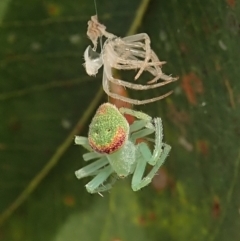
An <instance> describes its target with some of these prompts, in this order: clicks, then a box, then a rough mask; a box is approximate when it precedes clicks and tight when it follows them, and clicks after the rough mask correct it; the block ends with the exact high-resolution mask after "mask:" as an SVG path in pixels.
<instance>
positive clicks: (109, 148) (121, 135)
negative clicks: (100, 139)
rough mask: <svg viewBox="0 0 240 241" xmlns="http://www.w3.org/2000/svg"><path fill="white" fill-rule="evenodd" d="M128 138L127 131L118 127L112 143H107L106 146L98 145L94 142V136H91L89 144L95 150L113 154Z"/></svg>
mask: <svg viewBox="0 0 240 241" xmlns="http://www.w3.org/2000/svg"><path fill="white" fill-rule="evenodd" d="M126 138H127V135H126V131H125V130H124V129H123V128H121V127H120V128H118V130H117V132H116V135H115V137H114V138H113V140H112V142H111V143H107V144H106V145H104V146H100V145H97V144H96V143H94V141H93V139H92V138H89V144H90V146H91V147H92V149H93V150H95V151H96V152H99V153H105V154H111V153H113V152H115V151H117V150H119V149H120V148H121V147H122V145H123V144H124V143H125V141H126Z"/></svg>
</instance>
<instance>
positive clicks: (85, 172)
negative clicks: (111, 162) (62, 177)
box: [75, 157, 108, 179]
mask: <svg viewBox="0 0 240 241" xmlns="http://www.w3.org/2000/svg"><path fill="white" fill-rule="evenodd" d="M107 164H108V160H107V158H106V157H102V158H100V159H99V160H97V161H95V162H93V163H91V164H89V165H87V166H85V167H83V168H81V169H79V170H77V171H76V172H75V175H76V177H77V178H78V179H81V178H83V177H87V176H92V175H94V174H95V173H96V171H97V170H99V169H100V168H102V167H104V166H105V165H107Z"/></svg>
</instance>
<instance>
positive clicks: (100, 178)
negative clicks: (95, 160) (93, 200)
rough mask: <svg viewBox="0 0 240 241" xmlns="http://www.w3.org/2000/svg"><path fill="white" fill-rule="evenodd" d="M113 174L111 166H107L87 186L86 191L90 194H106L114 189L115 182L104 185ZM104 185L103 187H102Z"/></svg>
mask: <svg viewBox="0 0 240 241" xmlns="http://www.w3.org/2000/svg"><path fill="white" fill-rule="evenodd" d="M112 173H113V169H112V168H111V166H106V167H105V168H103V169H102V171H101V172H99V173H98V174H97V175H96V176H95V177H94V178H93V179H92V181H90V182H89V183H88V184H87V185H86V189H87V191H88V192H89V193H98V192H105V191H107V190H109V189H111V188H112V186H113V184H114V183H115V180H112V181H111V182H109V183H106V184H103V183H104V182H105V181H106V180H107V179H108V178H109V176H110V175H111V174H112ZM101 185H102V186H101Z"/></svg>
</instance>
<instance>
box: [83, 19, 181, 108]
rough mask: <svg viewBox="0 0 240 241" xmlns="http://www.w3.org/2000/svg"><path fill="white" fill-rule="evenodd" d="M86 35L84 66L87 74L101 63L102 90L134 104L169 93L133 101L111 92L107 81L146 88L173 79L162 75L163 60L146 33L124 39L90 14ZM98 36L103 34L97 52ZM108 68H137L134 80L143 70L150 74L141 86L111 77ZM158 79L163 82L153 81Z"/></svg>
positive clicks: (138, 88) (157, 98)
mask: <svg viewBox="0 0 240 241" xmlns="http://www.w3.org/2000/svg"><path fill="white" fill-rule="evenodd" d="M87 35H88V37H89V38H90V39H91V41H92V43H93V45H94V47H93V48H92V47H91V46H88V47H87V48H86V50H85V52H84V59H85V64H84V66H85V68H86V72H87V74H88V75H90V76H91V75H96V74H97V73H98V70H99V68H101V66H102V65H103V68H104V69H103V89H104V91H105V92H106V93H107V94H108V95H109V96H110V97H112V98H114V99H119V100H122V101H124V102H128V103H131V104H135V105H141V104H146V103H150V102H154V101H157V100H160V99H163V98H164V97H166V96H168V95H170V94H171V93H172V91H170V92H168V93H167V94H165V95H162V96H158V97H155V98H151V99H146V100H136V99H131V98H127V97H123V96H120V95H118V94H115V93H113V92H111V90H110V87H109V81H110V82H112V83H115V84H118V85H121V86H124V87H128V88H130V89H134V90H148V89H153V88H157V87H160V86H164V85H166V84H168V83H171V82H173V81H176V80H177V79H178V78H174V77H171V76H168V75H165V74H164V73H163V72H162V69H161V66H162V65H163V64H165V63H166V62H164V61H163V62H161V61H160V60H159V59H158V57H157V55H156V54H155V52H154V51H153V50H152V49H151V46H150V38H149V36H148V35H147V34H146V33H140V34H136V35H131V36H128V37H124V38H119V37H117V36H115V35H114V34H111V33H109V32H107V31H106V27H105V26H104V25H103V24H101V23H99V22H98V20H97V16H92V17H91V20H90V21H88V31H87ZM102 36H104V37H106V38H107V40H106V41H105V43H104V45H103V48H102V50H101V53H97V52H96V49H97V44H98V42H97V40H98V38H101V37H102ZM112 68H115V69H118V70H120V69H122V70H136V69H139V70H138V72H137V74H136V76H135V80H137V79H138V78H139V77H140V75H141V74H142V73H143V71H147V72H149V73H150V74H152V75H153V76H154V78H153V79H152V80H150V81H148V82H147V83H148V85H141V84H135V83H130V82H127V81H123V80H120V79H117V78H114V77H113V72H112ZM159 79H162V80H163V81H162V82H161V83H157V81H158V80H159Z"/></svg>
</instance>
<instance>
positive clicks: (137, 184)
mask: <svg viewBox="0 0 240 241" xmlns="http://www.w3.org/2000/svg"><path fill="white" fill-rule="evenodd" d="M158 148H161V149H162V152H161V155H160V157H159V158H158V159H157V160H156V163H155V165H154V166H153V168H152V170H151V171H150V172H149V173H148V174H147V176H145V177H144V178H143V174H144V172H145V168H146V165H147V163H148V160H149V158H150V159H151V158H152V155H151V151H150V149H149V147H148V146H147V144H146V143H143V142H142V143H140V144H139V149H138V154H139V155H138V160H137V166H136V169H135V171H134V173H133V178H132V189H133V191H138V190H140V189H141V188H143V187H145V186H147V185H148V184H149V183H151V181H152V179H153V177H154V176H155V174H156V173H157V171H158V169H159V168H160V167H161V166H162V164H163V163H164V161H165V159H166V158H167V156H168V154H169V152H170V150H171V147H170V146H169V145H167V144H163V145H162V147H158Z"/></svg>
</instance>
